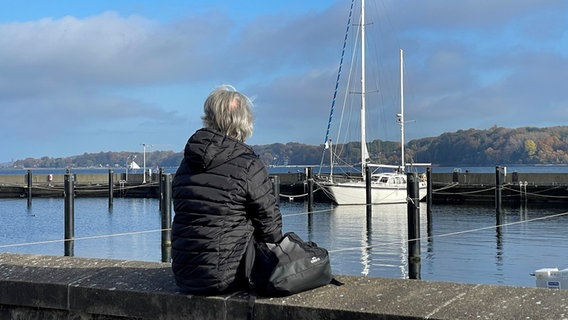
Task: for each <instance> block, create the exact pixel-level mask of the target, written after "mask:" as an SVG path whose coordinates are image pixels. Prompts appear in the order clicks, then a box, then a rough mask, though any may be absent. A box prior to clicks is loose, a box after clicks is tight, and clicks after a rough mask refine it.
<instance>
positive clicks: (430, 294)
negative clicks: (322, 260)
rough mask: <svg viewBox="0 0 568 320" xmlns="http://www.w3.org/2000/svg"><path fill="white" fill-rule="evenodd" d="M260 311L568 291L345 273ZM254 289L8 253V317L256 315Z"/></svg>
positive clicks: (557, 304)
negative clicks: (186, 285) (207, 289)
mask: <svg viewBox="0 0 568 320" xmlns="http://www.w3.org/2000/svg"><path fill="white" fill-rule="evenodd" d="M337 279H339V280H340V281H342V282H344V283H345V285H344V286H340V287H338V286H334V285H328V286H326V287H323V288H318V289H315V290H312V291H309V292H303V293H300V294H297V295H293V296H290V297H284V298H258V299H257V300H256V304H255V306H254V314H255V318H256V319H271V320H278V319H568V291H566V290H550V289H537V288H522V287H510V286H495V285H468V284H458V283H446V282H432V281H416V280H402V279H384V278H368V277H351V276H339V277H337ZM247 303H248V296H247V294H246V293H237V294H232V295H224V296H213V297H204V296H193V295H185V294H182V293H180V292H179V291H178V288H177V287H176V285H175V283H174V281H173V276H172V274H171V270H170V265H169V264H165V263H150V262H140V261H121V260H107V259H85V258H72V257H52V256H41V255H20V254H10V253H0V318H1V319H45V318H47V319H246V318H247V310H248V309H247Z"/></svg>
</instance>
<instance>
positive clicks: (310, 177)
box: [306, 167, 314, 213]
mask: <svg viewBox="0 0 568 320" xmlns="http://www.w3.org/2000/svg"><path fill="white" fill-rule="evenodd" d="M306 178H307V180H308V212H310V213H311V212H313V211H314V174H313V170H312V167H307V168H306Z"/></svg>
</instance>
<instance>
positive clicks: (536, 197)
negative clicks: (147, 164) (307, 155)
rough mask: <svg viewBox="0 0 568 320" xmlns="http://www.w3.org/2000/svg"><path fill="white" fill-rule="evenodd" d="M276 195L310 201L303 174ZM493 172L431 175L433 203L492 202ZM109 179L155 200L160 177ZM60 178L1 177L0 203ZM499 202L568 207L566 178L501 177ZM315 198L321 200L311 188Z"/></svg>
mask: <svg viewBox="0 0 568 320" xmlns="http://www.w3.org/2000/svg"><path fill="white" fill-rule="evenodd" d="M73 175H74V181H75V196H76V197H108V196H109V181H110V179H111V178H110V175H109V174H102V173H97V174H73ZM273 176H278V179H277V181H278V182H279V187H280V188H279V194H280V197H281V199H282V200H290V201H302V200H304V199H306V198H307V196H308V184H307V179H306V175H305V173H303V172H296V173H280V174H275V175H273ZM495 176H496V175H495V174H494V173H469V172H454V173H435V172H433V173H432V175H431V183H432V202H433V203H494V201H495V188H496V180H495ZM145 180H146V182H145V183H144V176H143V174H141V173H139V174H132V173H131V174H129V175H128V177H126V175H125V174H124V173H114V174H112V184H113V188H112V192H113V196H114V197H128V198H159V197H160V183H159V175H158V174H154V175H152V176H148V175H147V176H146V179H145ZM63 184H64V174H37V175H36V174H32V179H31V189H30V186H29V184H28V178H27V175H26V174H23V175H0V198H27V197H28V192H29V191H30V190H31V193H32V197H34V198H35V197H38V198H40V197H63V196H64V188H63ZM501 193H502V197H503V198H502V199H503V202H506V203H524V202H526V203H543V204H545V203H546V204H566V203H568V173H517V172H512V173H508V174H506V175H505V176H504V177H503V185H502V187H501ZM314 199H316V201H321V200H325V199H326V198H325V195H323V192H321V190H319V187H318V186H317V184H316V185H315V186H314Z"/></svg>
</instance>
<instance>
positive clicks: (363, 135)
mask: <svg viewBox="0 0 568 320" xmlns="http://www.w3.org/2000/svg"><path fill="white" fill-rule="evenodd" d="M365 95H366V92H365V0H361V174H362V175H363V177H364V176H365V167H366V166H367V163H368V162H369V151H368V150H367V137H366V133H365V132H366V115H365V99H366V97H365Z"/></svg>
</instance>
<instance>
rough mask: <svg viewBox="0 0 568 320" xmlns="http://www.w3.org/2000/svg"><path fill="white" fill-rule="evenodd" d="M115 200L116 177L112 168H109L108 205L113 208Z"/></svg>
mask: <svg viewBox="0 0 568 320" xmlns="http://www.w3.org/2000/svg"><path fill="white" fill-rule="evenodd" d="M113 201H114V179H113V171H112V169H109V170H108V207H109V209H110V208H112V205H113Z"/></svg>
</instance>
